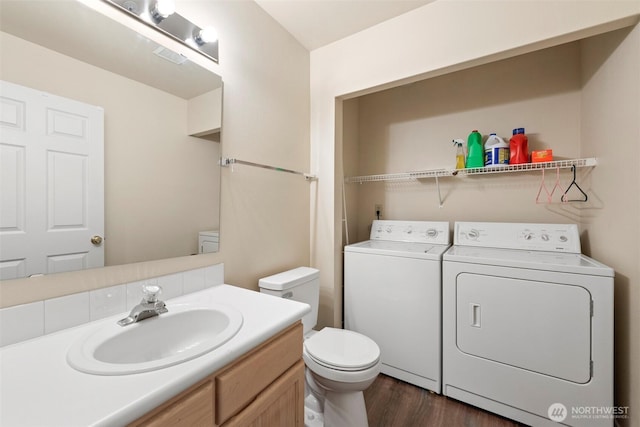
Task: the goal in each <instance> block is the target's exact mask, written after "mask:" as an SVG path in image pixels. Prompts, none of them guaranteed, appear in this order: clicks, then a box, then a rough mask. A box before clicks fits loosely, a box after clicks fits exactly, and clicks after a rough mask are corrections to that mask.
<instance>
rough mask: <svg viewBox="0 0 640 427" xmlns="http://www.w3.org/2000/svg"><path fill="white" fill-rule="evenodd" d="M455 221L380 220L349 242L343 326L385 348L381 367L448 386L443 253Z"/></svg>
mask: <svg viewBox="0 0 640 427" xmlns="http://www.w3.org/2000/svg"><path fill="white" fill-rule="evenodd" d="M449 239H450V238H449V223H447V222H431V221H388V220H377V221H373V225H372V227H371V236H370V240H367V241H364V242H360V243H355V244H352V245H348V246H345V249H344V250H345V252H344V326H345V329H349V330H352V331H356V332H360V333H361V334H364V335H366V336H368V337H370V338H371V339H373V340H374V341H375V342H376V343H377V344H378V346H379V347H380V357H381V360H382V365H381V372H382V373H384V374H387V375H389V376H392V377H394V378H398V379H400V380H403V381H406V382H409V383H411V384H415V385H417V386H419V387H422V388H426V389H429V390H433V391H435V392H436V393H440V392H441V377H442V376H441V366H442V365H441V345H440V343H441V301H442V297H441V288H442V254H443V253H444V252H445V251H446V250H447V248H448V247H449V241H450V240H449Z"/></svg>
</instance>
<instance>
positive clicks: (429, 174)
mask: <svg viewBox="0 0 640 427" xmlns="http://www.w3.org/2000/svg"><path fill="white" fill-rule="evenodd" d="M596 165H597V160H596V159H595V157H589V158H584V159H569V160H554V161H551V162H541V163H522V164H519V165H504V166H486V167H482V168H468V169H428V170H423V171H414V172H402V173H391V174H379V175H363V176H348V177H345V179H344V182H345V183H347V184H349V183H363V182H375V181H412V180H417V179H426V178H442V177H449V176H470V175H485V174H492V173H509V172H528V171H539V170H543V169H568V168H571V167H573V166H575V167H577V168H581V167H592V166H596Z"/></svg>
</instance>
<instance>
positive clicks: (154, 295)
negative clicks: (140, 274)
mask: <svg viewBox="0 0 640 427" xmlns="http://www.w3.org/2000/svg"><path fill="white" fill-rule="evenodd" d="M161 293H162V288H161V287H160V286H158V285H149V284H147V285H142V294H143V295H144V296H143V297H142V300H143V302H146V303H154V302H157V301H158V295H160V294H161Z"/></svg>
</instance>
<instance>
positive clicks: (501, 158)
mask: <svg viewBox="0 0 640 427" xmlns="http://www.w3.org/2000/svg"><path fill="white" fill-rule="evenodd" d="M508 164H509V144H507V143H506V142H505V141H504V139H502V138H500V137H499V136H498V135H496V134H495V133H492V134H490V135H489V139H487V142H485V144H484V165H485V166H503V165H504V166H506V165H508Z"/></svg>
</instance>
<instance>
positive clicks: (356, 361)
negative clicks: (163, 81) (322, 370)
mask: <svg viewBox="0 0 640 427" xmlns="http://www.w3.org/2000/svg"><path fill="white" fill-rule="evenodd" d="M304 347H305V350H306V351H307V354H308V355H309V356H310V357H312V358H313V359H314V360H316V361H317V362H318V363H320V364H322V365H325V366H328V367H334V368H336V369H340V370H344V371H358V370H362V369H366V368H369V367H371V366H373V365H375V364H376V363H377V362H378V360H379V359H380V348H379V347H378V345H377V344H376V343H375V342H374V341H373V340H372V339H371V338H369V337H366V336H364V335H362V334H359V333H357V332H353V331H347V330H345V329H336V328H324V329H322V330H321V331H320V332H318V333H316V334H314V335H313V336H312V337H310V338H308V339H306V340H305V341H304Z"/></svg>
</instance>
